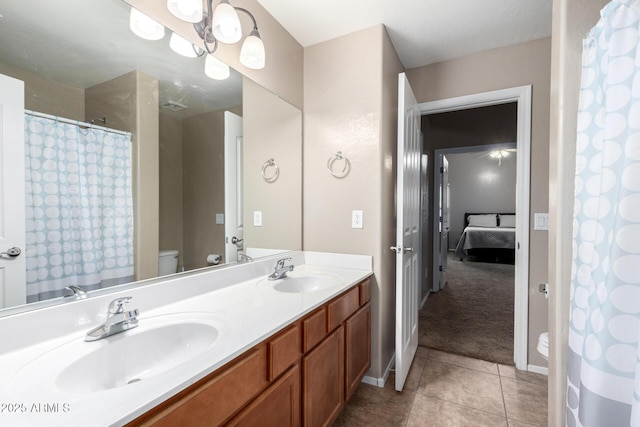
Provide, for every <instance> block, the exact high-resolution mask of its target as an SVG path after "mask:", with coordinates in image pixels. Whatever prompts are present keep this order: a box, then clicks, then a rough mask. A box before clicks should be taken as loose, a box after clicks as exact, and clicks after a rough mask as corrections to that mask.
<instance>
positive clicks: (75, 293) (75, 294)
mask: <svg viewBox="0 0 640 427" xmlns="http://www.w3.org/2000/svg"><path fill="white" fill-rule="evenodd" d="M65 289H68V290H70V291H71V292H72V293H70V294H67V295H64V297H65V298H73V299H74V300H77V299H86V298H87V291H85V290H84V289H82V288H81V287H80V286H76V285H69V286H67V287H66V288H65Z"/></svg>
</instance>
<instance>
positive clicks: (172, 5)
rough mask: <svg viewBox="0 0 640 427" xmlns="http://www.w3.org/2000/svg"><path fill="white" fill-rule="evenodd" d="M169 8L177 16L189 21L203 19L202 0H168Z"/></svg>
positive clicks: (194, 21)
mask: <svg viewBox="0 0 640 427" xmlns="http://www.w3.org/2000/svg"><path fill="white" fill-rule="evenodd" d="M167 9H169V12H171V13H172V14H173V16H175V17H176V18H180V19H182V20H183V21H187V22H193V23H196V22H200V21H202V15H203V10H202V0H167Z"/></svg>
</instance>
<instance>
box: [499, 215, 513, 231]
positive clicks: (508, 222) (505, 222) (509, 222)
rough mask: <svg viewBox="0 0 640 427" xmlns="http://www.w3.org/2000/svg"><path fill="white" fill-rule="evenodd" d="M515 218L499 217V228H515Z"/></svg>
mask: <svg viewBox="0 0 640 427" xmlns="http://www.w3.org/2000/svg"><path fill="white" fill-rule="evenodd" d="M515 226H516V216H515V215H500V227H508V228H515Z"/></svg>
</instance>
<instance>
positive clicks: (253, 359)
mask: <svg viewBox="0 0 640 427" xmlns="http://www.w3.org/2000/svg"><path fill="white" fill-rule="evenodd" d="M370 287H371V284H370V280H369V279H366V280H364V281H362V282H361V283H359V284H358V285H356V286H353V287H352V288H350V289H348V290H347V291H345V292H343V293H342V294H341V295H339V296H337V297H335V298H333V299H332V300H331V301H328V302H327V303H326V304H324V305H323V306H321V307H319V308H317V309H315V310H314V311H312V312H311V313H309V314H307V315H306V316H304V317H303V318H302V319H299V320H297V321H294V322H293V323H291V324H290V325H288V326H287V327H285V328H284V329H283V330H281V331H280V332H278V333H276V334H275V335H273V336H271V337H269V338H267V339H266V340H265V341H263V342H262V343H260V344H258V345H256V346H255V347H253V348H252V349H250V350H248V351H246V352H245V353H243V354H242V355H240V356H238V357H237V358H235V359H234V360H233V361H231V362H229V363H228V364H226V365H225V366H223V367H221V368H220V369H218V370H216V371H215V372H213V373H211V374H209V375H208V376H207V377H205V378H203V379H202V380H200V381H198V382H197V383H195V384H194V385H192V386H191V387H189V388H187V389H186V390H183V391H182V392H180V393H178V394H177V395H175V396H174V397H172V398H170V399H169V400H167V401H165V402H163V403H162V404H160V405H158V406H157V407H155V408H153V409H152V410H150V411H149V412H147V413H146V414H144V415H142V416H140V417H139V418H137V419H136V420H134V421H132V422H131V423H129V424H128V426H171V427H173V426H181V427H188V426H202V425H206V426H218V425H233V426H255V425H259V426H267V427H270V426H274V427H276V426H277V427H281V426H283V427H286V426H291V427H297V426H300V425H304V426H328V425H331V423H332V422H333V421H334V420H335V419H336V417H337V416H338V414H339V413H340V411H341V410H342V408H343V406H344V404H345V402H346V400H348V399H349V398H350V397H351V395H352V394H353V392H354V390H355V389H356V387H357V386H358V384H359V383H360V381H361V380H362V377H363V376H364V375H365V373H366V372H367V369H369V365H370V354H371V340H370V333H371V332H370V330H371V329H370V328H371V304H370V303H369V300H370V296H371V290H370Z"/></svg>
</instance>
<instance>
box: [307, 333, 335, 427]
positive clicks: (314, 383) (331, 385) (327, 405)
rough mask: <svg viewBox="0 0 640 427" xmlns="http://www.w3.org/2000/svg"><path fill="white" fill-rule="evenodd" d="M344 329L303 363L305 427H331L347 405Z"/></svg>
mask: <svg viewBox="0 0 640 427" xmlns="http://www.w3.org/2000/svg"><path fill="white" fill-rule="evenodd" d="M344 388H345V387H344V327H343V326H340V327H339V328H338V329H336V330H335V331H334V332H333V333H332V334H331V335H329V336H328V337H327V338H326V339H325V340H324V341H323V342H321V343H320V344H319V345H318V346H317V347H316V348H315V349H314V350H313V351H311V352H309V354H307V355H306V356H305V357H304V358H303V359H302V414H303V415H302V419H303V425H304V426H306V427H315V426H328V425H331V423H332V422H333V421H334V420H335V419H336V418H337V416H338V414H339V413H340V411H341V410H342V406H343V404H344Z"/></svg>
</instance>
